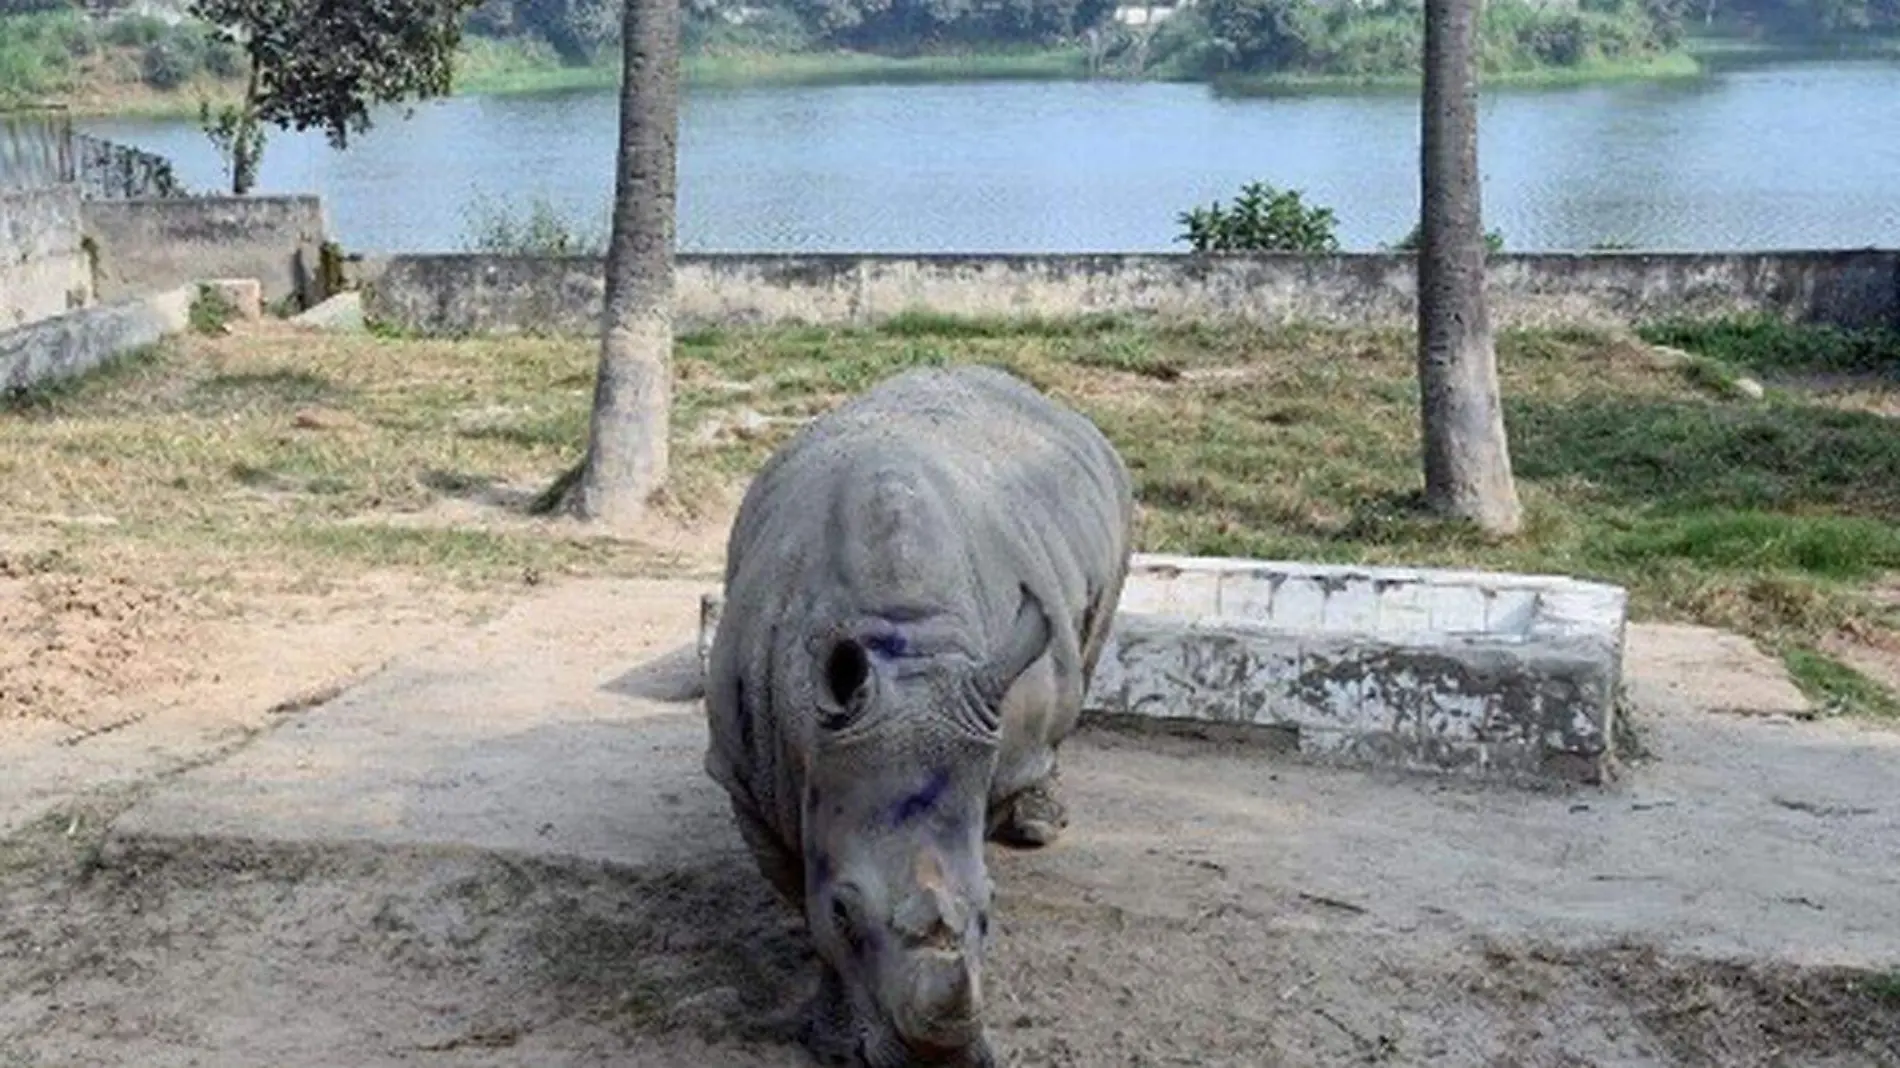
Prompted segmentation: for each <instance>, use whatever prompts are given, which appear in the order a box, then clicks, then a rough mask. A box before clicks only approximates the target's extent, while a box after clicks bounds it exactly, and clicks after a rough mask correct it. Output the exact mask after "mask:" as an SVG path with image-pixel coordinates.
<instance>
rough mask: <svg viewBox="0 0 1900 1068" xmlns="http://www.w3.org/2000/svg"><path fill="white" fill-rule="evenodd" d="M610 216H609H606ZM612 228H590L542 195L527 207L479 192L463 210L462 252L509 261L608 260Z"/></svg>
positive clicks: (599, 224) (603, 222)
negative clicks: (543, 258)
mask: <svg viewBox="0 0 1900 1068" xmlns="http://www.w3.org/2000/svg"><path fill="white" fill-rule="evenodd" d="M603 216H604V211H603ZM607 235H608V226H607V224H606V220H605V219H604V218H602V219H601V220H600V221H599V222H597V223H594V224H591V225H590V224H589V223H587V222H586V221H584V220H582V219H577V218H575V217H574V216H573V215H572V214H570V213H569V212H566V211H564V210H562V209H561V208H559V207H557V206H556V205H555V204H554V202H553V201H551V200H549V199H548V198H547V197H546V196H545V195H543V194H540V193H536V194H534V195H533V196H531V197H529V198H528V200H527V203H526V204H525V205H523V206H519V207H518V206H517V205H515V204H514V203H511V202H509V201H507V200H499V199H495V198H491V197H489V196H487V195H486V194H481V193H477V194H476V195H475V196H474V197H473V198H472V199H471V200H470V201H469V203H468V205H467V206H465V207H464V208H463V209H462V249H463V251H465V252H485V253H490V254H493V255H503V256H604V255H606V253H607Z"/></svg>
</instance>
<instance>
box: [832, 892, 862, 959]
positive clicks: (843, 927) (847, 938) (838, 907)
mask: <svg viewBox="0 0 1900 1068" xmlns="http://www.w3.org/2000/svg"><path fill="white" fill-rule="evenodd" d="M852 906H853V901H852V892H851V888H850V887H848V886H841V887H839V888H838V890H837V892H836V893H834V894H833V895H832V897H831V926H832V929H833V930H835V931H837V932H838V937H839V938H841V939H843V940H844V943H845V945H847V946H850V947H851V952H853V953H861V952H863V950H864V932H863V931H862V930H861V929H860V928H859V927H858V918H857V910H856V909H855V908H853V907H852Z"/></svg>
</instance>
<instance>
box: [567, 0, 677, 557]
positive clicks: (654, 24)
mask: <svg viewBox="0 0 1900 1068" xmlns="http://www.w3.org/2000/svg"><path fill="white" fill-rule="evenodd" d="M621 48H622V57H623V64H624V71H623V76H622V82H621V88H620V154H619V167H618V174H617V177H616V180H615V185H614V221H613V237H612V240H611V243H610V244H609V246H608V250H607V277H606V283H607V289H606V297H605V307H604V310H603V316H602V329H601V342H600V371H599V374H598V375H597V377H596V379H595V385H594V411H593V419H592V423H591V426H590V427H589V430H588V445H587V459H586V461H585V463H584V465H583V467H582V471H581V476H580V478H579V479H578V480H577V481H576V483H575V486H574V493H573V497H572V500H571V504H572V510H573V511H574V513H575V514H576V515H577V516H579V517H580V518H583V519H589V520H596V521H600V522H603V523H606V524H608V525H610V526H615V527H624V526H626V525H628V524H631V523H634V522H637V521H638V520H639V519H640V518H641V517H642V516H644V515H645V513H646V508H647V503H648V500H649V498H651V497H652V495H653V493H654V492H655V491H656V490H658V489H659V488H660V487H661V486H662V485H664V484H665V482H666V477H667V464H668V452H667V433H668V425H669V421H670V409H671V406H672V393H673V244H674V206H675V188H676V163H675V156H676V150H677V144H678V131H679V48H680V0H628V2H627V6H626V15H625V20H624V28H623V39H622V42H621Z"/></svg>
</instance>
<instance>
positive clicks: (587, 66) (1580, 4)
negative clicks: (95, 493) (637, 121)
mask: <svg viewBox="0 0 1900 1068" xmlns="http://www.w3.org/2000/svg"><path fill="white" fill-rule="evenodd" d="M683 2H684V3H685V5H686V29H685V47H686V51H687V53H688V62H687V64H686V68H685V70H686V74H687V77H688V78H689V80H695V81H770V80H781V81H813V80H852V79H885V78H892V79H896V78H911V77H915V78H978V77H1083V76H1089V75H1101V76H1116V77H1149V78H1168V79H1183V80H1204V81H1216V82H1222V83H1227V84H1230V85H1232V86H1234V87H1237V88H1244V87H1245V86H1247V85H1248V84H1251V83H1259V84H1278V83H1321V84H1328V83H1366V84H1372V83H1385V82H1394V83H1398V82H1406V81H1409V80H1410V79H1413V78H1416V76H1417V71H1418V64H1419V56H1420V48H1421V34H1422V27H1423V17H1422V13H1421V6H1420V5H1421V0H1363V2H1352V3H1348V2H1343V0H1198V2H1196V3H1193V4H1191V5H1189V6H1180V7H1175V6H1172V5H1161V6H1157V7H1156V8H1155V9H1154V10H1155V11H1156V12H1157V13H1159V14H1162V15H1164V16H1165V17H1163V18H1159V19H1158V20H1156V21H1155V22H1153V23H1152V24H1151V25H1149V26H1143V27H1132V26H1128V25H1125V24H1124V23H1122V22H1121V21H1119V20H1117V19H1116V17H1115V10H1116V7H1117V3H1118V0H991V2H987V3H982V4H976V3H967V2H946V0H683ZM119 6H120V9H121V10H120V12H119V13H116V14H115V13H114V11H113V5H111V4H109V3H108V4H99V3H90V4H87V5H85V7H84V9H83V10H82V8H81V6H80V5H78V4H77V3H76V2H75V0H0V103H7V102H13V103H18V102H21V101H24V100H37V99H54V98H56V99H66V100H72V101H74V102H76V103H78V104H80V105H81V106H84V107H88V108H92V109H100V110H105V109H113V110H126V109H134V108H167V109H168V110H174V111H180V112H185V113H191V112H195V111H197V109H198V100H199V98H202V97H212V98H215V99H218V100H220V101H224V100H228V99H229V98H230V97H231V96H232V95H234V94H235V93H236V92H237V90H238V88H239V86H238V85H237V84H236V83H238V82H239V81H240V80H241V75H240V73H239V67H240V65H241V63H240V60H241V57H240V56H238V55H237V51H236V49H235V48H234V47H233V46H232V45H230V44H228V43H226V42H223V41H221V40H219V39H218V37H217V35H215V34H212V33H208V32H206V30H205V28H204V27H203V26H201V25H199V24H197V23H194V22H192V21H190V20H189V19H183V20H181V19H180V18H177V17H173V18H159V17H155V16H152V15H135V14H127V13H124V11H123V5H119ZM1129 6H1131V7H1136V6H1140V5H1139V4H1136V3H1132V2H1131V3H1130V4H1129ZM172 8H173V9H174V10H176V11H178V12H182V11H184V10H185V9H186V5H184V4H183V3H182V2H180V3H177V4H174V5H172ZM165 9H166V8H165V5H162V4H161V5H157V10H161V11H162V10H165ZM101 12H103V13H101ZM618 16H619V0H483V2H481V3H480V4H479V6H476V7H475V8H474V10H473V11H472V12H471V13H470V14H469V16H468V19H467V24H466V31H467V37H466V39H465V40H464V42H463V46H462V59H461V62H460V64H459V73H458V82H459V83H460V84H461V87H462V88H464V89H467V88H471V87H472V88H474V89H476V90H504V89H513V88H534V87H549V88H554V87H563V86H587V85H605V84H610V83H611V82H612V81H613V80H614V79H615V78H616V77H617V73H618V68H617V65H616V64H615V63H614V57H615V56H616V55H617V50H618V48H619V31H620V25H619V17H618ZM1711 37H1714V38H1720V39H1721V41H1723V42H1725V43H1726V45H1725V46H1726V47H1727V48H1728V49H1730V50H1733V49H1750V48H1764V47H1777V46H1790V47H1793V46H1800V45H1802V44H1803V43H1806V44H1809V45H1812V44H1824V45H1826V46H1827V47H1854V48H1863V49H1864V48H1881V47H1887V48H1893V49H1900V0H1574V2H1552V3H1541V2H1536V0H1491V2H1490V3H1488V4H1487V5H1486V10H1485V15H1484V26H1483V40H1482V56H1481V62H1482V66H1483V70H1484V73H1485V75H1486V76H1487V77H1489V78H1492V79H1494V80H1498V79H1503V80H1523V81H1538V80H1550V81H1561V80H1588V79H1596V78H1608V77H1618V76H1650V75H1656V74H1668V73H1678V72H1693V71H1694V70H1696V69H1697V65H1696V63H1695V61H1694V60H1693V59H1692V58H1690V56H1689V54H1688V53H1687V52H1686V51H1685V49H1686V48H1692V47H1693V50H1697V51H1700V50H1703V49H1706V48H1709V47H1710V46H1709V44H1708V41H1707V39H1708V38H1711ZM166 101H171V103H170V105H169V107H167V104H166V103H165V102H166Z"/></svg>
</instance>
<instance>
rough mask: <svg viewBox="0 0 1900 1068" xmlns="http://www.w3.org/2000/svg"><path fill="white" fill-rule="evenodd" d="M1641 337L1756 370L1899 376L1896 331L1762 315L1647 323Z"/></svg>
mask: <svg viewBox="0 0 1900 1068" xmlns="http://www.w3.org/2000/svg"><path fill="white" fill-rule="evenodd" d="M1639 332H1640V333H1641V335H1642V337H1643V339H1644V340H1645V341H1648V342H1650V343H1651V344H1654V345H1669V346H1673V347H1675V348H1680V349H1686V350H1689V351H1691V352H1694V353H1697V354H1699V355H1703V356H1707V357H1710V358H1712V359H1716V360H1720V361H1721V362H1723V363H1725V364H1729V365H1732V366H1735V367H1741V368H1745V369H1747V370H1750V371H1755V372H1759V373H1767V374H1774V373H1783V374H1786V373H1816V372H1819V373H1843V374H1878V375H1891V376H1894V377H1900V330H1894V329H1892V328H1876V327H1868V328H1861V329H1851V328H1846V327H1838V326H1825V325H1805V324H1796V323H1788V322H1784V321H1782V320H1779V319H1775V318H1771V317H1769V316H1765V315H1750V316H1739V317H1736V318H1730V319H1719V320H1702V321H1668V322H1659V323H1654V324H1649V325H1646V326H1644V327H1642V328H1641V330H1640V331H1639Z"/></svg>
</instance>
